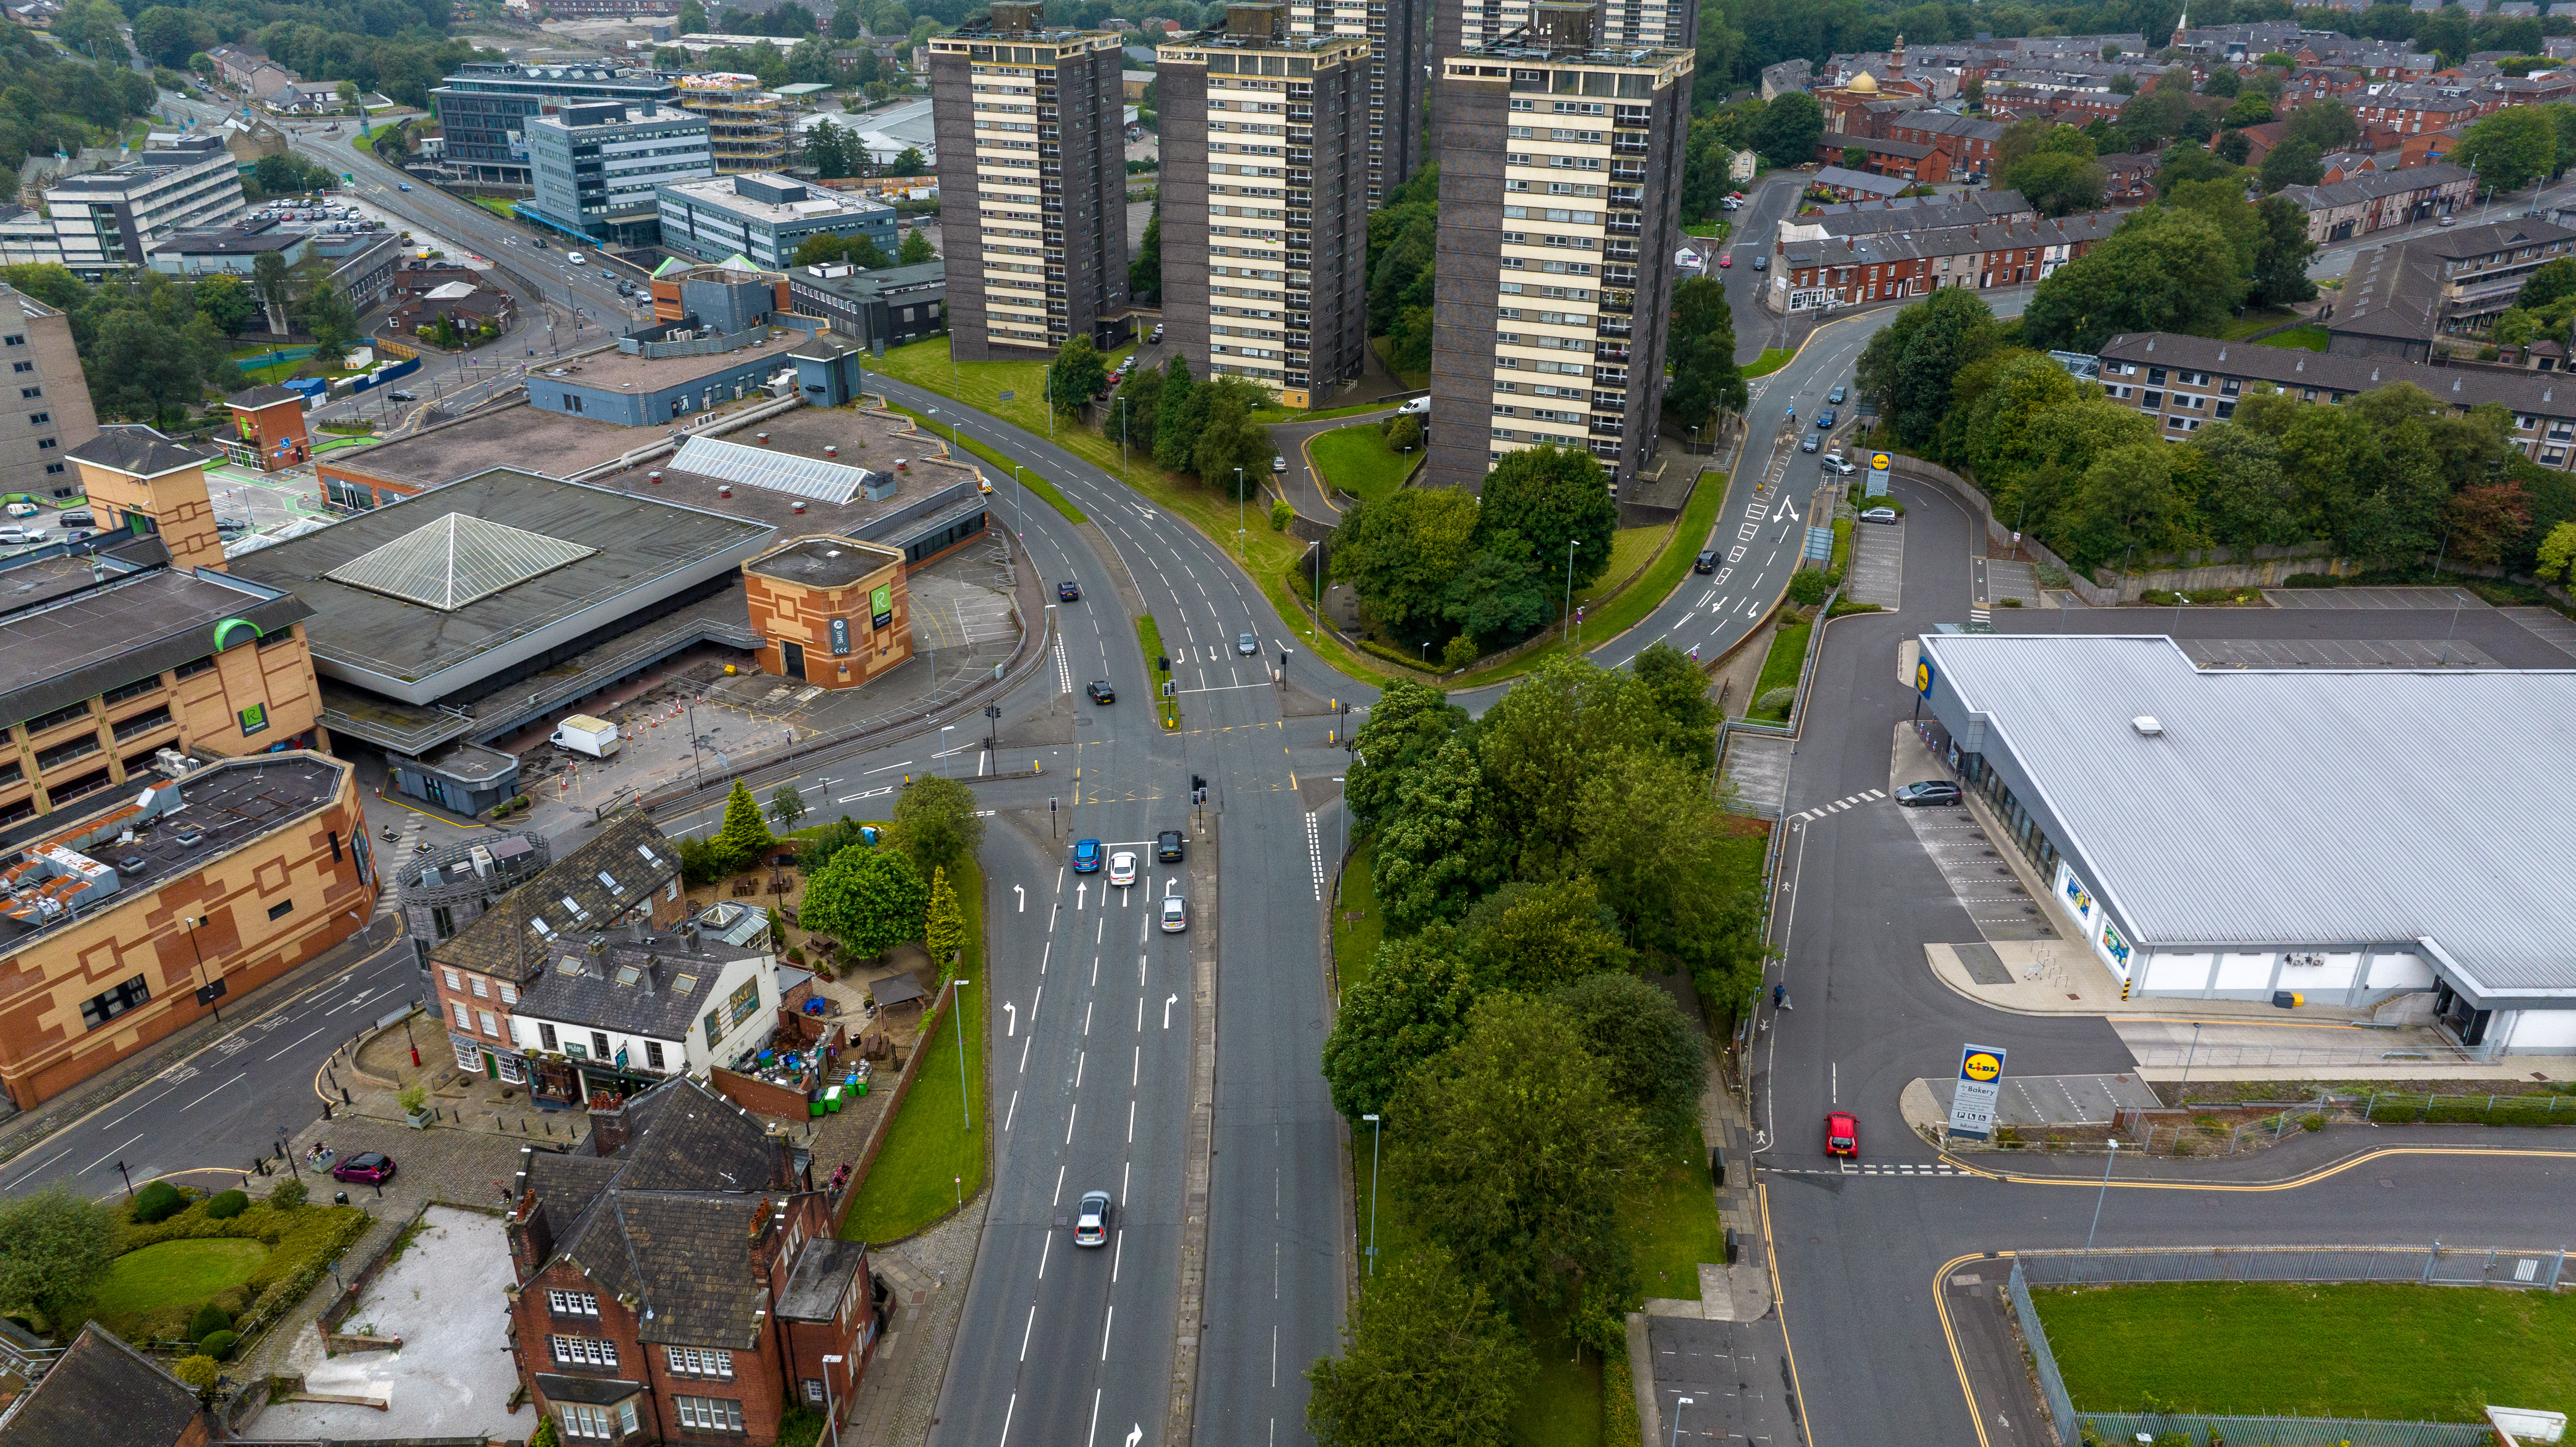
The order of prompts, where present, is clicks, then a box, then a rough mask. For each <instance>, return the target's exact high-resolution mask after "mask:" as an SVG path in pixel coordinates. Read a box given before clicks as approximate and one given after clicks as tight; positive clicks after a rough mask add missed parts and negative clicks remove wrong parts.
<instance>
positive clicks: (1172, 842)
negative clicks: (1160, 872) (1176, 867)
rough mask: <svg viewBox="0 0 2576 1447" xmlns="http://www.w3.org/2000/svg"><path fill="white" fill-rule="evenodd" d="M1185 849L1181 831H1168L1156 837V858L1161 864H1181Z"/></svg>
mask: <svg viewBox="0 0 2576 1447" xmlns="http://www.w3.org/2000/svg"><path fill="white" fill-rule="evenodd" d="M1183 847H1184V846H1183V844H1182V840H1181V831H1180V830H1178V829H1166V830H1164V831H1163V832H1162V833H1160V834H1157V835H1155V836H1154V858H1155V859H1156V860H1157V861H1158V862H1160V863H1164V864H1178V863H1180V862H1181V850H1182V848H1183Z"/></svg>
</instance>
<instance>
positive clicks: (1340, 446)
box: [1306, 422, 1421, 503]
mask: <svg viewBox="0 0 2576 1447" xmlns="http://www.w3.org/2000/svg"><path fill="white" fill-rule="evenodd" d="M1306 453H1307V455H1308V456H1309V457H1312V458H1313V459H1314V460H1315V469H1316V471H1318V472H1321V473H1322V474H1324V481H1325V482H1326V483H1327V484H1329V485H1331V486H1333V487H1337V488H1340V489H1341V490H1342V491H1344V492H1347V493H1349V494H1350V495H1351V496H1353V497H1355V498H1358V499H1359V500H1360V501H1362V502H1364V503H1365V502H1376V501H1378V500H1379V499H1381V498H1384V497H1387V496H1389V495H1391V494H1392V493H1394V491H1395V490H1396V489H1397V488H1400V487H1402V486H1403V485H1404V475H1405V474H1406V473H1408V472H1411V471H1412V470H1413V464H1414V463H1415V462H1416V461H1417V460H1419V459H1420V457H1421V453H1419V452H1418V451H1417V452H1398V451H1396V450H1395V449H1394V448H1392V447H1389V446H1387V445H1386V438H1385V437H1383V436H1382V435H1380V434H1379V432H1378V430H1377V424H1376V423H1374V422H1363V423H1361V424H1360V425H1358V426H1356V427H1336V428H1334V429H1333V430H1332V431H1330V432H1319V433H1317V434H1315V435H1314V436H1313V437H1311V438H1308V439H1307V441H1306Z"/></svg>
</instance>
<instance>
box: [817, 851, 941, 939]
mask: <svg viewBox="0 0 2576 1447" xmlns="http://www.w3.org/2000/svg"><path fill="white" fill-rule="evenodd" d="M929 903H930V887H929V886H928V885H925V884H923V883H922V882H921V871H920V870H918V869H915V868H913V867H912V861H911V860H910V859H907V858H905V857H904V856H903V855H901V854H898V853H896V852H894V851H893V850H890V849H844V850H842V851H841V852H840V853H839V854H837V855H835V856H833V859H832V862H831V863H829V864H826V865H824V866H823V867H822V868H821V869H820V870H817V871H816V872H815V873H814V874H813V875H812V876H810V877H809V878H808V879H807V880H806V881H805V901H804V906H803V908H802V910H801V911H800V912H799V914H798V918H799V919H801V920H802V921H803V922H804V924H805V927H806V928H807V929H811V930H819V931H821V932H822V933H824V934H827V935H830V936H831V937H832V938H834V939H836V940H839V941H840V942H841V946H842V948H844V949H846V950H848V951H849V952H850V953H851V954H852V955H854V956H858V957H860V958H872V957H874V956H877V955H882V954H884V953H885V952H886V951H887V950H890V949H892V948H894V947H895V946H896V945H899V944H901V943H903V942H904V941H905V940H911V939H919V938H921V936H922V911H923V909H924V908H925V907H926V906H928V904H929Z"/></svg>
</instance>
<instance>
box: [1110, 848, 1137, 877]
mask: <svg viewBox="0 0 2576 1447" xmlns="http://www.w3.org/2000/svg"><path fill="white" fill-rule="evenodd" d="M1109 882H1110V883H1111V884H1134V883H1135V882H1136V856H1135V855H1133V854H1130V853H1128V852H1127V851H1125V850H1123V849H1122V850H1120V851H1119V852H1117V853H1116V854H1112V855H1110V856H1109Z"/></svg>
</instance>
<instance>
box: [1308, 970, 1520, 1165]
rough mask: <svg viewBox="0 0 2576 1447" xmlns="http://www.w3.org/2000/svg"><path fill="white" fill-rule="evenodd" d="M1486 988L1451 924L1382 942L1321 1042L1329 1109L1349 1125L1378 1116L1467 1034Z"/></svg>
mask: <svg viewBox="0 0 2576 1447" xmlns="http://www.w3.org/2000/svg"><path fill="white" fill-rule="evenodd" d="M1486 988H1487V987H1486V984H1485V982H1484V981H1483V980H1482V979H1480V978H1479V977H1478V975H1477V972H1476V969H1475V967H1474V966H1472V965H1470V964H1469V963H1468V961H1467V958H1466V954H1465V948H1464V944H1463V942H1462V941H1461V939H1460V937H1459V934H1458V931H1457V930H1456V928H1455V927H1453V926H1451V925H1448V924H1445V923H1435V924H1433V925H1431V926H1429V927H1427V928H1425V929H1424V930H1423V931H1422V932H1421V933H1419V934H1412V935H1401V936H1397V937H1395V938H1393V939H1389V940H1385V941H1383V942H1381V943H1380V944H1379V945H1378V947H1377V956H1376V958H1375V959H1374V960H1372V961H1371V962H1370V964H1369V970H1368V973H1367V974H1366V975H1364V976H1362V977H1361V978H1360V979H1359V981H1358V982H1357V983H1355V984H1353V985H1352V986H1351V987H1350V989H1349V990H1348V991H1347V992H1345V993H1344V995H1343V997H1342V1007H1341V1009H1340V1011H1339V1012H1338V1013H1336V1014H1335V1016H1334V1017H1333V1033H1332V1034H1330V1035H1328V1036H1326V1037H1325V1039H1324V1083H1325V1085H1326V1086H1328V1087H1329V1088H1330V1089H1331V1090H1332V1093H1333V1108H1334V1109H1335V1110H1338V1111H1340V1112H1341V1113H1342V1115H1343V1116H1344V1117H1345V1118H1346V1119H1349V1120H1351V1121H1354V1122H1356V1121H1357V1120H1358V1119H1359V1118H1360V1117H1361V1116H1364V1115H1377V1114H1380V1113H1382V1112H1384V1111H1385V1110H1386V1108H1387V1105H1388V1103H1389V1102H1390V1101H1392V1100H1394V1099H1395V1096H1396V1092H1398V1091H1400V1090H1402V1089H1403V1088H1404V1084H1405V1082H1406V1081H1407V1080H1409V1079H1411V1078H1412V1076H1413V1072H1414V1071H1415V1070H1417V1069H1419V1068H1420V1067H1421V1066H1422V1065H1423V1063H1424V1062H1426V1061H1429V1060H1432V1059H1434V1058H1435V1057H1437V1056H1439V1055H1441V1054H1443V1053H1445V1052H1446V1051H1448V1050H1449V1048H1450V1047H1451V1046H1454V1045H1456V1044H1457V1043H1458V1042H1459V1040H1460V1039H1462V1038H1463V1037H1464V1036H1465V1035H1466V1033H1467V1012H1468V1011H1470V1010H1472V1009H1473V1008H1475V1004H1476V1000H1477V998H1478V997H1479V996H1481V995H1482V994H1483V993H1484V992H1485V989H1486Z"/></svg>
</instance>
